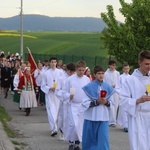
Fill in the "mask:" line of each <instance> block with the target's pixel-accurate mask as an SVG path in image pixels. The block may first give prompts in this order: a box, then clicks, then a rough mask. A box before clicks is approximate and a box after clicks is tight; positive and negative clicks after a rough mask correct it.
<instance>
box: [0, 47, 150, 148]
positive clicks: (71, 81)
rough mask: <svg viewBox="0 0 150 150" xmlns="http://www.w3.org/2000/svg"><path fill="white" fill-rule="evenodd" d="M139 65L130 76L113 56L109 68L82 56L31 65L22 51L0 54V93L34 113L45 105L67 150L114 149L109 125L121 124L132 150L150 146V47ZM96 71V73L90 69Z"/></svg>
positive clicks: (127, 68) (53, 129)
mask: <svg viewBox="0 0 150 150" xmlns="http://www.w3.org/2000/svg"><path fill="white" fill-rule="evenodd" d="M138 64H139V68H137V69H135V70H134V72H133V73H132V74H131V75H130V74H129V72H130V66H129V64H123V66H122V71H123V73H122V74H121V75H120V72H119V71H117V70H116V65H117V62H116V61H115V60H109V62H108V69H107V70H105V69H104V68H103V67H102V66H100V65H96V66H95V67H94V68H93V70H92V71H91V69H90V68H89V67H87V66H86V62H85V61H83V60H80V61H78V62H77V63H76V64H75V63H73V62H70V63H68V64H64V63H63V61H62V60H59V61H58V62H57V58H56V57H51V58H50V59H49V61H48V60H45V61H43V62H42V61H40V62H38V63H37V69H36V70H35V71H34V73H33V74H31V68H30V66H29V64H28V62H26V61H22V60H21V59H20V58H19V54H18V53H16V54H15V55H13V54H9V55H7V56H5V54H4V52H1V53H0V65H1V67H0V71H1V73H0V79H1V84H0V88H1V89H0V92H2V90H3V92H4V98H7V96H8V91H9V89H10V90H11V92H12V94H13V101H14V102H17V103H18V104H19V109H22V110H24V111H25V115H26V116H29V115H30V113H31V108H33V107H37V106H38V105H45V107H46V111H47V116H48V122H49V127H50V131H51V136H52V137H55V135H57V134H58V133H59V134H60V139H61V140H66V141H68V143H69V148H68V150H80V149H81V148H80V143H82V149H83V150H109V149H110V146H109V127H115V126H116V125H119V126H122V128H123V131H124V132H129V134H128V135H129V141H130V149H131V150H148V149H149V148H150V145H149V142H148V141H149V137H150V122H149V120H150V114H149V112H150V106H149V105H150V102H149V101H150V96H149V92H150V89H148V87H149V88H150V79H149V76H150V73H149V71H150V51H148V50H146V51H141V52H140V53H139V56H138ZM91 72H92V73H91Z"/></svg>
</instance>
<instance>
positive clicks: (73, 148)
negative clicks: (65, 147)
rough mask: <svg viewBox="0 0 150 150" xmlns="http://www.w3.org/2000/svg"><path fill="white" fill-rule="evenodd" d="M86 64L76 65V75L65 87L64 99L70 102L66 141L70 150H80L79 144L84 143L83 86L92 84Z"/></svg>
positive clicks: (69, 79) (70, 78) (67, 81)
mask: <svg viewBox="0 0 150 150" xmlns="http://www.w3.org/2000/svg"><path fill="white" fill-rule="evenodd" d="M85 67H86V63H85V62H84V61H78V62H77V65H76V74H74V75H72V76H70V77H69V78H68V79H67V80H66V82H65V86H64V90H65V92H66V93H65V94H64V98H65V100H66V101H67V102H68V105H69V106H68V113H67V116H68V131H67V136H66V140H67V141H69V144H70V145H69V150H80V147H79V144H80V142H81V141H82V128H83V110H82V96H83V94H84V91H83V89H82V87H83V86H85V85H86V84H88V83H89V82H90V79H89V78H88V77H87V76H85V75H84V71H85Z"/></svg>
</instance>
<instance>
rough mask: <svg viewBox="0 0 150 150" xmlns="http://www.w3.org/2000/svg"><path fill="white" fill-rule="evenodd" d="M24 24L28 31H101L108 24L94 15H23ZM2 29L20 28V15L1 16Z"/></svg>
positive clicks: (0, 27) (0, 28)
mask: <svg viewBox="0 0 150 150" xmlns="http://www.w3.org/2000/svg"><path fill="white" fill-rule="evenodd" d="M23 26H24V27H23V28H24V30H26V31H27V30H29V31H69V32H71V31H73V32H74V31H75V32H100V31H102V30H103V29H104V27H106V24H105V23H104V22H103V21H102V19H101V18H92V17H48V16H43V15H23ZM0 30H20V16H14V17H10V18H0Z"/></svg>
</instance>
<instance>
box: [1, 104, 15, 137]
mask: <svg viewBox="0 0 150 150" xmlns="http://www.w3.org/2000/svg"><path fill="white" fill-rule="evenodd" d="M11 119H12V118H11V117H10V116H9V115H8V114H7V113H6V111H5V109H4V108H3V107H2V106H0V121H1V122H2V124H3V127H4V130H5V131H6V133H7V135H8V137H10V138H14V137H16V133H15V132H14V131H13V130H12V129H11V128H10V127H9V126H8V123H7V122H8V121H11Z"/></svg>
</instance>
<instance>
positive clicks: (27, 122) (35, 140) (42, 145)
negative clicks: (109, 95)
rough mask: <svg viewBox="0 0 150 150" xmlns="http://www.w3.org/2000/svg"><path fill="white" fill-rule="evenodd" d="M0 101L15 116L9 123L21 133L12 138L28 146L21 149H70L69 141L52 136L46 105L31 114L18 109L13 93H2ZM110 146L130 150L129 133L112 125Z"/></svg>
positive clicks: (114, 149) (33, 110)
mask: <svg viewBox="0 0 150 150" xmlns="http://www.w3.org/2000/svg"><path fill="white" fill-rule="evenodd" d="M0 103H1V104H2V105H3V107H4V108H5V109H6V111H7V113H8V114H9V115H10V116H11V117H12V118H13V119H12V121H11V122H9V125H10V126H11V128H12V129H13V130H15V131H16V132H18V133H19V136H18V137H17V138H13V139H11V140H13V141H18V142H23V143H26V144H27V146H23V145H22V147H21V145H20V146H19V147H21V148H20V149H21V150H68V143H67V142H65V141H60V140H59V135H57V136H56V137H51V136H50V129H49V124H48V120H47V114H46V109H45V106H39V107H38V108H33V109H32V110H31V114H30V116H28V117H27V116H25V112H23V111H22V110H19V109H18V104H17V103H14V102H13V101H12V95H11V94H10V93H9V95H8V98H7V99H4V95H3V94H1V95H0ZM109 129H110V148H111V150H129V142H128V133H124V132H123V130H122V128H120V127H115V128H114V127H110V128H109Z"/></svg>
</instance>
